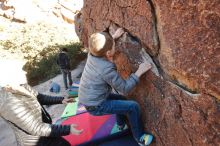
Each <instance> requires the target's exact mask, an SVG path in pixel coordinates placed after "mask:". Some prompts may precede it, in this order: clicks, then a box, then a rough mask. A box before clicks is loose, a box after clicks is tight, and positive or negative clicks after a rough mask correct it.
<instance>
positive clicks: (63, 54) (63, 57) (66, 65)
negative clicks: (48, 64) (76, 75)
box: [57, 48, 73, 90]
mask: <svg viewBox="0 0 220 146" xmlns="http://www.w3.org/2000/svg"><path fill="white" fill-rule="evenodd" d="M67 53H68V50H67V48H62V49H61V51H60V53H59V54H58V58H57V64H58V65H59V67H60V70H61V72H62V74H63V82H64V86H65V89H66V90H67V89H68V84H67V77H68V80H69V86H71V85H72V83H73V81H72V77H71V71H70V59H69V57H68V54H67Z"/></svg>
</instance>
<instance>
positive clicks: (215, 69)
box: [78, 0, 220, 146]
mask: <svg viewBox="0 0 220 146" xmlns="http://www.w3.org/2000/svg"><path fill="white" fill-rule="evenodd" d="M78 20H79V21H78V22H79V26H78V29H79V30H78V34H79V36H80V38H81V40H82V41H83V43H84V45H85V46H87V45H88V44H87V41H88V37H89V35H91V34H92V33H93V32H97V31H103V30H109V32H110V33H111V34H112V33H114V31H115V30H116V28H117V27H122V28H124V29H125V30H126V32H127V33H125V34H123V36H122V37H121V38H119V39H118V40H117V41H116V49H117V51H118V52H117V54H116V56H115V62H116V66H117V69H118V72H119V73H120V74H121V75H122V76H123V77H124V78H127V77H128V76H129V74H130V73H131V72H135V71H136V69H137V67H138V64H140V62H143V61H144V59H146V58H147V57H148V58H149V57H150V60H153V62H152V64H153V63H154V67H153V69H152V70H151V71H149V72H148V73H146V74H145V75H143V76H142V77H141V81H140V83H139V84H138V86H137V87H136V88H135V89H134V90H133V91H131V93H130V94H129V95H128V97H129V98H132V99H134V100H136V101H138V102H139V103H140V105H141V108H142V115H143V121H144V123H145V129H146V131H148V132H152V133H153V135H154V136H155V137H156V142H155V143H154V144H153V145H157V146H218V145H219V144H220V103H219V99H220V70H219V69H220V28H219V26H220V1H219V0H213V1H203V0H198V1H193V0H186V1H180V0H171V1H168V0H165V1H159V0H152V1H150V0H148V1H144V0H134V1H129V0H123V1H122V0H114V1H105V0H84V7H83V10H82V14H81V15H80V16H79V17H78ZM80 24H81V25H80ZM142 48H144V49H145V50H146V52H147V53H148V54H150V56H149V55H146V54H145V55H143V50H142Z"/></svg>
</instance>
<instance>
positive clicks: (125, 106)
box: [79, 28, 153, 146]
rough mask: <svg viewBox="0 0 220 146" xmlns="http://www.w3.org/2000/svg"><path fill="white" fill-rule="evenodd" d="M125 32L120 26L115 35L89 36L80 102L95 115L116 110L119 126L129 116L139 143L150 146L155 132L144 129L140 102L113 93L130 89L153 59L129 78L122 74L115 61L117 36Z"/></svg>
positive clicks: (126, 91)
mask: <svg viewBox="0 0 220 146" xmlns="http://www.w3.org/2000/svg"><path fill="white" fill-rule="evenodd" d="M123 33H124V31H123V29H121V28H119V29H117V30H116V32H115V34H114V35H113V37H111V36H110V35H109V34H108V33H107V32H98V33H94V34H92V35H91V36H90V38H89V53H88V58H87V62H86V65H85V68H84V71H83V73H82V77H81V80H80V87H79V102H80V103H82V104H83V105H84V106H85V108H86V110H87V111H88V112H89V113H90V114H92V115H96V116H100V115H105V114H116V118H117V124H118V127H119V129H123V128H124V126H125V118H126V116H128V121H129V123H130V125H131V130H132V134H133V136H134V138H135V139H136V141H137V142H138V144H139V145H141V146H147V145H149V144H150V143H151V142H152V139H153V136H152V135H151V134H147V133H146V132H145V131H144V129H143V123H142V122H141V111H140V106H139V104H138V103H137V102H136V101H133V100H126V99H125V97H124V96H122V95H119V94H113V93H112V88H113V89H116V90H117V91H119V92H120V93H128V92H129V91H131V90H132V89H133V88H134V87H135V86H136V85H137V84H138V82H139V78H140V77H141V75H142V74H144V73H145V72H147V71H148V70H150V68H151V64H150V63H148V62H144V63H141V64H140V65H139V68H138V70H137V71H136V72H135V73H132V74H131V75H130V76H129V77H128V78H127V79H126V80H124V79H123V78H122V77H121V76H120V75H119V73H118V72H117V70H116V66H115V64H114V54H115V47H114V39H116V38H118V37H120V36H121V35H122V34H123Z"/></svg>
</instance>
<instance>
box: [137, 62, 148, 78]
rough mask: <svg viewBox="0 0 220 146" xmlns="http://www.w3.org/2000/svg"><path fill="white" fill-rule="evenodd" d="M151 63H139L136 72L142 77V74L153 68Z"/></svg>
mask: <svg viewBox="0 0 220 146" xmlns="http://www.w3.org/2000/svg"><path fill="white" fill-rule="evenodd" d="M151 67H152V66H151V64H150V63H148V62H143V63H141V64H140V65H139V67H138V70H137V71H136V72H135V74H136V75H137V76H138V77H140V76H141V75H142V74H144V73H145V72H147V71H148V70H150V69H151Z"/></svg>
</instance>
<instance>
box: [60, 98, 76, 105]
mask: <svg viewBox="0 0 220 146" xmlns="http://www.w3.org/2000/svg"><path fill="white" fill-rule="evenodd" d="M72 102H75V99H73V98H64V99H63V100H62V103H63V104H67V103H72Z"/></svg>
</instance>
